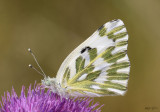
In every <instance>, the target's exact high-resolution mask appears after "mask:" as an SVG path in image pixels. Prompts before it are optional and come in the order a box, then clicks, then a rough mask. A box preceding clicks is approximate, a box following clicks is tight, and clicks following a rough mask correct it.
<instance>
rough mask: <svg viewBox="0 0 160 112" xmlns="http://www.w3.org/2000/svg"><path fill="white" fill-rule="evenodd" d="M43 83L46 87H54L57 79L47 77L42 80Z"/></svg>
mask: <svg viewBox="0 0 160 112" xmlns="http://www.w3.org/2000/svg"><path fill="white" fill-rule="evenodd" d="M41 83H42V85H44V86H45V87H50V86H54V85H56V79H55V78H50V77H45V78H44V79H43V80H41Z"/></svg>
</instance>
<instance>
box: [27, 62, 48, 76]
mask: <svg viewBox="0 0 160 112" xmlns="http://www.w3.org/2000/svg"><path fill="white" fill-rule="evenodd" d="M28 66H29V68H32V69H34V70H35V71H36V72H38V73H39V74H40V75H42V76H43V77H45V76H44V74H42V73H41V72H40V71H38V70H37V69H36V68H35V67H34V66H32V65H31V64H29V65H28Z"/></svg>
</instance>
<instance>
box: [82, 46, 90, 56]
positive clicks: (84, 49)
mask: <svg viewBox="0 0 160 112" xmlns="http://www.w3.org/2000/svg"><path fill="white" fill-rule="evenodd" d="M91 49H92V48H91V47H89V46H87V47H85V48H83V49H82V50H81V54H82V53H84V52H85V51H86V50H88V51H89V50H91Z"/></svg>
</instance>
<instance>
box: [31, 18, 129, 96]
mask: <svg viewBox="0 0 160 112" xmlns="http://www.w3.org/2000/svg"><path fill="white" fill-rule="evenodd" d="M127 46H128V34H127V30H126V28H125V26H124V23H123V21H122V20H120V19H116V20H112V21H110V22H107V23H105V24H104V25H103V26H101V27H100V28H99V29H98V30H96V31H95V32H94V33H93V34H92V35H91V36H90V37H89V38H88V39H87V40H85V41H84V42H83V43H82V44H80V45H79V46H78V47H77V48H76V49H74V50H73V51H72V52H71V53H70V54H69V55H68V56H67V58H66V59H65V60H64V61H63V63H62V64H61V66H60V68H59V70H58V73H57V76H56V78H50V77H47V76H46V75H45V73H44V72H43V70H42V69H41V67H40V66H39V64H38V62H37V60H36V58H35V56H34V54H33V53H32V51H31V50H30V49H29V51H30V52H31V54H32V55H33V57H34V59H35V61H36V63H37V64H38V66H39V68H40V69H41V71H42V73H41V74H42V75H43V76H44V79H43V80H42V81H41V82H42V85H43V86H44V87H45V88H49V89H51V91H52V92H54V93H57V94H59V95H60V96H62V97H66V98H67V97H88V96H89V97H101V96H108V95H124V94H125V93H126V91H127V83H128V78H129V72H130V61H129V58H128V56H127ZM30 67H31V68H32V65H30ZM38 72H39V71H38Z"/></svg>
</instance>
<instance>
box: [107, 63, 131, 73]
mask: <svg viewBox="0 0 160 112" xmlns="http://www.w3.org/2000/svg"><path fill="white" fill-rule="evenodd" d="M129 66H130V64H129V62H123V63H118V64H117V63H115V64H113V65H111V66H110V69H108V70H107V71H106V72H107V73H116V72H117V70H118V69H122V68H127V67H129Z"/></svg>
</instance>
